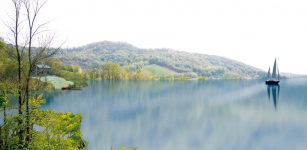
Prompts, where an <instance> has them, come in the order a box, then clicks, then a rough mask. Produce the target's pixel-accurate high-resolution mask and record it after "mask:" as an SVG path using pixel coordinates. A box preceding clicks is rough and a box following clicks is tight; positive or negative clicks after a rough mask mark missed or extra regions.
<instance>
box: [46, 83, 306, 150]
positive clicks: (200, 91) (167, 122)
mask: <svg viewBox="0 0 307 150" xmlns="http://www.w3.org/2000/svg"><path fill="white" fill-rule="evenodd" d="M46 108H51V109H54V110H55V111H57V112H66V111H71V112H74V113H81V114H82V116H83V120H82V132H83V135H84V138H85V139H86V140H87V141H88V144H89V145H88V148H89V149H90V150H98V149H100V150H109V149H110V145H111V144H112V145H113V150H115V149H116V150H117V149H118V148H120V147H122V146H134V147H137V149H138V150H203V149H208V150H213V149H214V150H215V149H217V150H224V149H225V150H229V149H233V150H246V149H248V150H259V149H266V150H276V149H287V150H288V149H295V150H300V149H302V150H303V149H306V147H307V142H306V141H307V79H288V80H282V81H281V83H280V86H279V87H277V86H273V87H267V86H266V85H265V84H264V81H261V80H235V81H232V80H228V81H223V80H212V81H210V80H208V81H113V82H110V81H92V82H89V86H88V87H87V88H84V89H83V90H81V91H63V92H60V93H58V94H55V95H53V96H52V97H51V98H48V100H47V103H46V104H44V105H43V109H46Z"/></svg>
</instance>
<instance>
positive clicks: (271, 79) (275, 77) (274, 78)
mask: <svg viewBox="0 0 307 150" xmlns="http://www.w3.org/2000/svg"><path fill="white" fill-rule="evenodd" d="M267 78H268V80H266V81H265V84H267V85H278V84H279V69H277V63H276V59H275V62H274V66H273V71H272V75H271V72H270V67H269V71H268V75H267Z"/></svg>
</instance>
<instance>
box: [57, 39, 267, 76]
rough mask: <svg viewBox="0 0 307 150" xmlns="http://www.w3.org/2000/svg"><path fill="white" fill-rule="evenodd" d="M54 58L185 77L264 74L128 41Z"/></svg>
mask: <svg viewBox="0 0 307 150" xmlns="http://www.w3.org/2000/svg"><path fill="white" fill-rule="evenodd" d="M58 58H59V59H60V60H62V61H63V62H64V63H66V64H70V65H72V64H77V65H80V66H81V67H82V68H83V69H96V68H101V67H102V66H103V65H104V64H105V63H106V62H113V63H117V64H119V65H121V66H122V67H126V68H129V69H130V70H132V71H135V70H138V69H146V68H150V69H151V70H159V69H158V68H161V67H162V68H165V69H168V70H169V71H170V72H173V74H172V75H184V76H189V77H197V76H202V77H206V78H218V79H257V78H263V77H264V76H265V74H266V73H265V72H264V71H262V70H260V69H257V68H255V67H252V66H249V65H246V64H244V63H241V62H238V61H235V60H231V59H228V58H224V57H220V56H215V55H206V54H199V53H189V52H183V51H176V50H172V49H144V48H137V47H135V46H133V45H131V44H128V43H123V42H111V41H103V42H96V43H91V44H87V45H85V46H81V47H76V48H69V49H63V50H62V53H61V54H60V55H58ZM149 66H150V67H149ZM153 67H158V68H153ZM163 72H165V71H163ZM174 72H175V73H174ZM155 75H157V74H155ZM158 75H159V74H158ZM160 75H161V74H160ZM165 76H168V74H165Z"/></svg>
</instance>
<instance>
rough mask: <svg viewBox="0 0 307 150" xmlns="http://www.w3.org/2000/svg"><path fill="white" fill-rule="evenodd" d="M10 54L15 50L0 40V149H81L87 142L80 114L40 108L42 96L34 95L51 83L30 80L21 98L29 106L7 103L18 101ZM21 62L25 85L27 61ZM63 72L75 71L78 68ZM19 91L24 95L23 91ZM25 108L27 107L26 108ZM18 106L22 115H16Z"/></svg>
mask: <svg viewBox="0 0 307 150" xmlns="http://www.w3.org/2000/svg"><path fill="white" fill-rule="evenodd" d="M12 52H14V49H11V48H9V47H7V46H6V44H5V43H3V42H2V41H0V115H1V116H0V149H9V150H10V149H84V148H85V147H86V142H84V140H83V139H82V133H81V129H80V126H81V120H82V117H81V115H80V114H72V113H70V112H67V113H56V112H54V111H52V110H48V109H47V110H41V109H40V106H41V104H42V103H44V102H45V100H44V99H43V97H42V96H37V95H38V93H40V91H39V90H38V89H39V88H40V87H43V89H50V88H52V87H51V85H50V84H48V83H41V82H39V80H38V79H37V78H30V81H29V97H28V99H24V100H28V102H29V103H28V104H27V103H26V102H25V101H22V102H23V103H22V104H21V105H19V104H18V103H12V104H10V102H15V101H16V99H18V89H19V86H18V83H17V82H16V80H17V77H18V70H17V62H16V60H15V59H16V58H15V57H11V55H13V54H12ZM10 53H11V54H10ZM21 63H22V66H23V68H22V70H21V71H22V72H21V73H22V84H24V83H23V82H24V81H25V76H26V73H27V70H29V67H27V66H28V63H27V61H21ZM55 65H59V64H56V63H55ZM60 65H61V64H60ZM65 69H66V70H69V69H70V70H71V71H72V72H76V70H77V67H76V66H73V67H71V68H70V67H66V68H65ZM38 83H41V84H38ZM21 90H22V92H23V93H25V89H24V88H22V89H21ZM26 105H27V106H28V107H25V106H26ZM18 106H20V108H21V109H20V110H21V113H15V112H16V108H18ZM26 108H28V109H26ZM8 112H9V113H8Z"/></svg>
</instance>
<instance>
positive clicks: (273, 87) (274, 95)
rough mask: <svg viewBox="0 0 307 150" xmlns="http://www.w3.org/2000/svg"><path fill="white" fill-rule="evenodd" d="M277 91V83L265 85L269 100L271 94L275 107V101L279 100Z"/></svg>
mask: <svg viewBox="0 0 307 150" xmlns="http://www.w3.org/2000/svg"><path fill="white" fill-rule="evenodd" d="M279 91H280V86H279V85H267V92H268V97H269V101H270V100H271V95H272V99H273V104H274V108H275V109H276V108H277V102H278V100H279Z"/></svg>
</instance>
